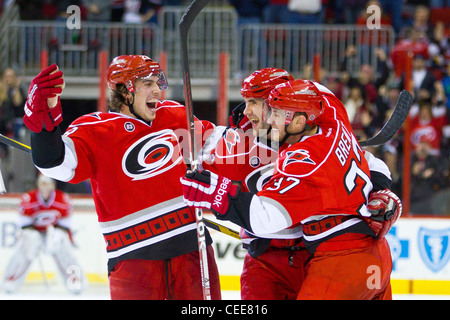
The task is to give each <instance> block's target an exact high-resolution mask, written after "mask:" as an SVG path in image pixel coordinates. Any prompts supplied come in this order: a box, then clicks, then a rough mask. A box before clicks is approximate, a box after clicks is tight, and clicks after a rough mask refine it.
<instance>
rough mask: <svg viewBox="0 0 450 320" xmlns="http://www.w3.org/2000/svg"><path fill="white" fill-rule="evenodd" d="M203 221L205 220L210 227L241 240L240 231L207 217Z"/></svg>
mask: <svg viewBox="0 0 450 320" xmlns="http://www.w3.org/2000/svg"><path fill="white" fill-rule="evenodd" d="M203 221H205V225H207V226H208V227H210V228H211V229H214V230H216V231H219V232H222V233H224V234H226V235H228V236H230V237H233V238H235V239H238V240H241V237H240V236H239V232H237V231H235V230H233V229H230V228H228V227H225V226H223V225H221V224H218V223H217V222H214V221H211V220H208V219H206V218H204V219H203Z"/></svg>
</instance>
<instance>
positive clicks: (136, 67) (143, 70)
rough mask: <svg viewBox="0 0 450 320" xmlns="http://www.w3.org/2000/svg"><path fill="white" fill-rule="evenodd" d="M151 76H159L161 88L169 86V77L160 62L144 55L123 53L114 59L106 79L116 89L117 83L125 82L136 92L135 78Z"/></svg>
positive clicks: (110, 86) (128, 87) (130, 89)
mask: <svg viewBox="0 0 450 320" xmlns="http://www.w3.org/2000/svg"><path fill="white" fill-rule="evenodd" d="M150 76H157V77H158V78H159V80H158V86H159V88H160V89H161V90H166V89H167V88H168V85H167V77H166V75H165V73H164V71H163V70H162V69H161V66H160V65H159V64H158V62H156V61H155V60H153V59H150V58H149V57H147V56H144V55H123V56H118V57H116V58H114V59H113V61H112V62H111V64H110V65H109V67H108V73H107V77H106V79H107V82H108V86H109V88H111V89H112V90H115V89H116V85H117V84H124V85H125V86H126V88H127V89H128V91H130V92H134V90H135V89H136V88H135V87H134V82H135V80H136V79H138V78H147V77H150Z"/></svg>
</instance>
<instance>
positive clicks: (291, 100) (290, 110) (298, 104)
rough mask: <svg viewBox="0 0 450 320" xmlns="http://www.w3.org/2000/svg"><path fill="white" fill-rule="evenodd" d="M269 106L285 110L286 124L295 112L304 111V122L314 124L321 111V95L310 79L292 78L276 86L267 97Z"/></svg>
mask: <svg viewBox="0 0 450 320" xmlns="http://www.w3.org/2000/svg"><path fill="white" fill-rule="evenodd" d="M266 102H267V104H268V105H269V108H277V109H283V110H286V121H285V124H286V125H288V124H289V123H290V122H291V121H292V118H293V117H294V114H295V112H304V113H306V115H307V117H306V124H307V125H309V126H314V125H316V124H317V120H318V119H319V117H320V115H321V114H322V113H323V102H324V101H323V97H322V94H321V93H320V91H319V90H318V89H317V87H316V86H315V85H314V83H313V82H312V81H310V80H293V81H289V82H285V83H282V84H280V85H278V86H276V87H275V88H274V89H273V90H272V91H271V92H270V95H269V98H268V99H267V101H266Z"/></svg>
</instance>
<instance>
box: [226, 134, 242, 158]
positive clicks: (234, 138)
mask: <svg viewBox="0 0 450 320" xmlns="http://www.w3.org/2000/svg"><path fill="white" fill-rule="evenodd" d="M240 141H241V138H240V137H239V134H238V133H237V132H236V131H234V130H227V133H226V136H225V146H226V147H227V151H228V153H229V154H232V153H231V148H232V147H234V146H235V145H236V144H237V143H238V142H240Z"/></svg>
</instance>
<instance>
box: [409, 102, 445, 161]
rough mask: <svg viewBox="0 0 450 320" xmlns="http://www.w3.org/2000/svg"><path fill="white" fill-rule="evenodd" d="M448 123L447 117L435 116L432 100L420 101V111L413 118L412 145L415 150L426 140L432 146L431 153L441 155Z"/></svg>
mask: <svg viewBox="0 0 450 320" xmlns="http://www.w3.org/2000/svg"><path fill="white" fill-rule="evenodd" d="M446 122H447V118H446V116H445V115H441V116H439V117H436V116H433V112H432V106H431V101H430V100H420V101H419V111H418V114H417V115H416V116H413V117H412V118H411V144H412V148H413V150H415V149H416V148H417V147H418V146H419V143H420V142H421V141H422V140H423V139H426V141H427V143H429V144H430V149H429V153H430V154H431V155H439V154H440V153H441V150H440V149H441V140H442V134H443V128H444V126H445V124H446Z"/></svg>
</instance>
